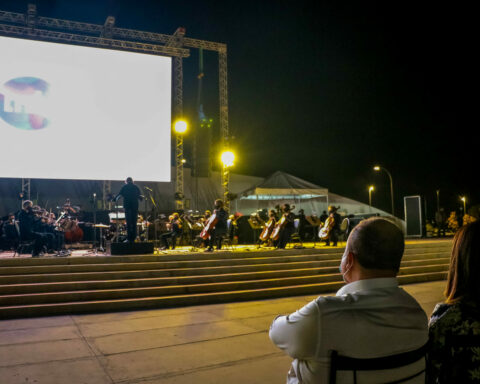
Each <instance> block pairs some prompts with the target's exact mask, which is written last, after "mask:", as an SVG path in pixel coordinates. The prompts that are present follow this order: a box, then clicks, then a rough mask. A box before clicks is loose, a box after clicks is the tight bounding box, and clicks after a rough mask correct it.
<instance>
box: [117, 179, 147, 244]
mask: <svg viewBox="0 0 480 384" xmlns="http://www.w3.org/2000/svg"><path fill="white" fill-rule="evenodd" d="M120 197H123V207H124V209H125V220H126V221H127V241H128V242H129V243H133V242H134V241H135V239H136V238H137V218H138V202H139V201H141V200H143V196H142V194H141V193H140V188H138V187H137V186H136V185H135V184H134V183H133V179H132V178H131V177H127V179H126V180H125V185H124V186H123V187H122V189H120V192H118V195H117V196H115V201H117V200H118V199H119V198H120Z"/></svg>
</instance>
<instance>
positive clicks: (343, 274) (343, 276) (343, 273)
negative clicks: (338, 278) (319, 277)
mask: <svg viewBox="0 0 480 384" xmlns="http://www.w3.org/2000/svg"><path fill="white" fill-rule="evenodd" d="M344 259H346V257H345V256H342V260H341V261H340V266H339V267H338V269H339V270H340V273H341V274H342V278H343V281H345V282H346V283H348V281H347V280H346V279H345V275H346V274H347V273H348V272H350V269H351V267H350V268H348V269H347V270H346V271H345V272H343V271H342V264H343V261H344Z"/></svg>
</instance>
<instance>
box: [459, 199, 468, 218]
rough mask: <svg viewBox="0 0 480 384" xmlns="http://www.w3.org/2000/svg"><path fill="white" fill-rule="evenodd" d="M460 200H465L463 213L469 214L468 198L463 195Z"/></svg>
mask: <svg viewBox="0 0 480 384" xmlns="http://www.w3.org/2000/svg"><path fill="white" fill-rule="evenodd" d="M460 200H462V201H463V214H464V215H466V214H467V198H466V197H465V196H461V197H460Z"/></svg>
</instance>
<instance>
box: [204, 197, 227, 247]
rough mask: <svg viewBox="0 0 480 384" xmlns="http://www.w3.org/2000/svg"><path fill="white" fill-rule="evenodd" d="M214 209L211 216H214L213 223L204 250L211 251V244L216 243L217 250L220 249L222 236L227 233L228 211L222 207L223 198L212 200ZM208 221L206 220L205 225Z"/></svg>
mask: <svg viewBox="0 0 480 384" xmlns="http://www.w3.org/2000/svg"><path fill="white" fill-rule="evenodd" d="M214 204H215V209H214V210H213V214H212V217H211V218H213V217H214V218H215V221H216V222H215V224H214V226H213V228H212V229H211V230H210V232H209V233H210V238H209V240H208V248H207V249H206V250H205V252H213V246H214V245H215V244H216V246H217V250H220V249H222V237H223V236H225V235H226V234H227V219H228V213H227V211H225V209H224V208H223V200H220V199H217V200H215V202H214ZM208 223H209V222H207V224H206V226H207V225H208Z"/></svg>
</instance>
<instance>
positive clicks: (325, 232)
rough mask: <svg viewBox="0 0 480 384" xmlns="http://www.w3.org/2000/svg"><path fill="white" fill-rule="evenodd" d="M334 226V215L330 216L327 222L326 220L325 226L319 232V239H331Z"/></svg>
mask: <svg viewBox="0 0 480 384" xmlns="http://www.w3.org/2000/svg"><path fill="white" fill-rule="evenodd" d="M334 225H335V219H334V218H333V215H330V216H328V217H327V220H325V224H324V225H323V227H322V228H320V230H319V231H318V237H319V238H320V240H327V239H328V238H329V237H330V231H331V230H332V228H333V226H334Z"/></svg>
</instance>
